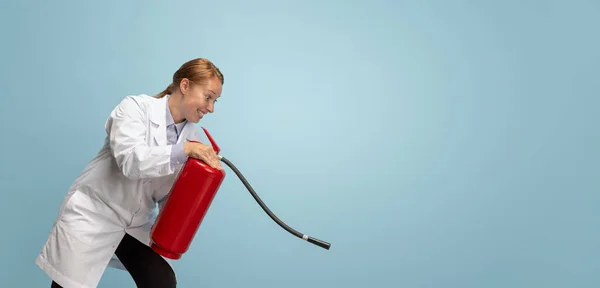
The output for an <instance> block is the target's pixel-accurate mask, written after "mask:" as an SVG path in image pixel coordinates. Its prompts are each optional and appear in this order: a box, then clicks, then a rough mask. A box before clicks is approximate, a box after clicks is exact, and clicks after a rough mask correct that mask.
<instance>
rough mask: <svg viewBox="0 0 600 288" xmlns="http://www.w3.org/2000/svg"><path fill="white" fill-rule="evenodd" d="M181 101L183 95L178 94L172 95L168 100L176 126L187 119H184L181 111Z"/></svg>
mask: <svg viewBox="0 0 600 288" xmlns="http://www.w3.org/2000/svg"><path fill="white" fill-rule="evenodd" d="M181 99H182V97H181V94H180V93H177V92H175V93H173V94H171V95H170V96H169V99H168V105H169V111H170V112H171V117H173V121H175V124H179V123H181V122H183V121H185V117H183V113H182V112H181V109H180V108H181Z"/></svg>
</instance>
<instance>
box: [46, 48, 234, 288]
mask: <svg viewBox="0 0 600 288" xmlns="http://www.w3.org/2000/svg"><path fill="white" fill-rule="evenodd" d="M222 85H223V75H222V74H221V72H220V71H219V69H218V68H217V67H216V66H215V65H213V64H212V63H211V62H210V61H209V60H206V59H195V60H192V61H189V62H187V63H185V64H183V65H182V66H181V67H180V68H179V69H178V70H177V71H176V72H175V74H174V75H173V82H172V83H171V84H170V85H169V86H168V87H167V89H165V90H164V91H163V92H161V93H160V94H158V95H156V96H154V97H152V96H147V95H137V96H127V97H125V98H124V99H123V100H122V101H121V103H119V104H118V105H117V106H116V108H114V110H113V111H112V113H111V114H110V117H109V118H108V120H107V121H106V125H105V129H106V133H107V136H106V139H105V141H104V146H103V147H102V149H101V150H100V152H99V153H98V154H97V156H96V157H95V158H94V159H92V161H91V162H90V163H89V164H88V165H87V167H86V168H85V169H84V170H83V172H82V173H81V175H79V177H77V179H75V181H74V183H73V184H72V186H71V187H70V189H69V192H68V193H67V195H66V197H65V199H64V201H63V203H62V205H61V207H60V211H59V214H58V217H57V218H56V221H55V222H54V224H53V227H52V229H51V232H50V235H49V237H48V239H47V241H46V243H45V245H44V247H43V248H42V250H41V252H40V254H39V255H38V257H37V258H36V261H35V262H36V264H37V265H38V266H39V267H40V268H41V269H42V270H43V271H44V272H45V273H46V274H47V275H48V276H49V277H50V278H51V279H52V280H53V281H52V286H51V287H64V288H71V287H72V288H76V287H81V288H84V287H85V288H90V287H96V286H97V285H98V283H99V281H100V278H101V276H102V274H103V273H104V270H105V268H106V267H114V268H120V269H124V270H127V271H128V272H129V273H130V274H131V276H132V277H133V280H134V281H135V283H136V284H137V287H161V288H168V287H175V286H176V279H175V273H174V272H173V270H172V269H171V265H170V263H169V262H168V261H167V259H165V258H163V257H161V256H160V255H158V254H157V253H155V252H154V251H153V250H152V249H151V248H150V247H149V245H150V228H151V227H152V224H153V223H154V220H155V219H156V213H154V212H155V211H156V209H155V208H156V206H157V204H158V206H159V208H162V205H163V204H164V202H165V200H166V198H167V196H168V195H167V194H168V193H169V190H170V188H171V186H172V184H173V182H174V180H175V177H176V175H177V172H178V171H179V170H180V169H181V167H182V165H183V164H184V163H185V161H186V159H187V157H193V158H196V159H200V160H203V161H205V162H206V163H207V164H208V165H210V166H212V167H214V168H217V169H222V167H221V165H220V162H219V159H218V157H217V155H216V153H215V152H214V151H213V149H212V148H211V147H210V146H208V145H205V144H202V143H197V142H188V139H189V140H196V141H199V142H204V143H207V142H205V141H203V139H204V138H203V137H201V136H200V133H199V132H198V129H196V127H195V123H198V121H200V119H202V117H204V115H205V114H207V113H209V112H210V113H213V112H214V103H215V102H216V100H217V98H219V97H220V96H221V89H222Z"/></svg>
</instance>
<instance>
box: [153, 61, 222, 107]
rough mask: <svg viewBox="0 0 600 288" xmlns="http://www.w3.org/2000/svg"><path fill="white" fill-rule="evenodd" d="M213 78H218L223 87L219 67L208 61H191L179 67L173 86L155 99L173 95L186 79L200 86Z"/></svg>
mask: <svg viewBox="0 0 600 288" xmlns="http://www.w3.org/2000/svg"><path fill="white" fill-rule="evenodd" d="M213 77H216V78H217V79H218V80H219V81H220V82H221V85H223V83H224V82H225V79H224V77H223V74H222V73H221V71H220V70H219V68H217V66H215V65H214V64H213V63H212V62H210V61H209V60H208V59H205V58H196V59H193V60H190V61H188V62H185V63H184V64H183V65H181V67H179V69H177V71H175V73H174V74H173V82H171V84H169V86H168V87H167V88H166V89H165V90H163V91H162V92H160V93H158V95H156V96H154V97H156V98H162V97H165V95H167V94H169V95H170V94H172V93H173V92H175V91H176V89H179V83H180V82H181V80H182V79H184V78H187V79H189V80H190V81H192V82H194V83H196V84H198V85H204V84H206V83H207V82H208V81H209V80H210V79H212V78H213Z"/></svg>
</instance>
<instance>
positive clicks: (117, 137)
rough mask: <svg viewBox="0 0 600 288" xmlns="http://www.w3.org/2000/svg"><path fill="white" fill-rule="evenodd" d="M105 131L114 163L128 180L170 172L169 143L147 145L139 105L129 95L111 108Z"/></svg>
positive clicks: (171, 171) (142, 115)
mask: <svg viewBox="0 0 600 288" xmlns="http://www.w3.org/2000/svg"><path fill="white" fill-rule="evenodd" d="M107 124H108V127H107V130H108V131H109V135H110V148H111V152H112V154H113V156H114V158H115V160H116V163H117V166H118V167H119V169H121V171H122V172H123V175H125V177H127V178H129V179H141V178H154V177H161V176H166V175H169V174H172V173H173V169H172V168H171V152H172V150H173V146H172V145H165V146H156V147H150V146H148V145H147V144H146V141H145V135H146V129H148V127H147V126H146V123H145V117H144V114H143V112H142V108H141V107H140V106H139V104H138V103H137V102H136V101H135V99H134V98H133V97H131V96H128V97H126V98H125V99H123V101H121V103H119V105H118V106H117V107H116V108H115V109H114V110H113V111H112V113H111V114H110V118H109V121H108V123H107Z"/></svg>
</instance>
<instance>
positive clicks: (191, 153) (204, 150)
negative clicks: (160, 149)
mask: <svg viewBox="0 0 600 288" xmlns="http://www.w3.org/2000/svg"><path fill="white" fill-rule="evenodd" d="M183 152H184V153H185V155H187V156H188V157H192V158H196V159H199V160H202V161H204V162H205V163H206V164H208V165H209V166H210V167H213V168H215V169H218V170H223V167H221V161H220V160H219V156H218V155H217V153H215V150H213V148H212V147H211V146H208V145H206V144H202V143H199V142H185V143H183Z"/></svg>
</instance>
